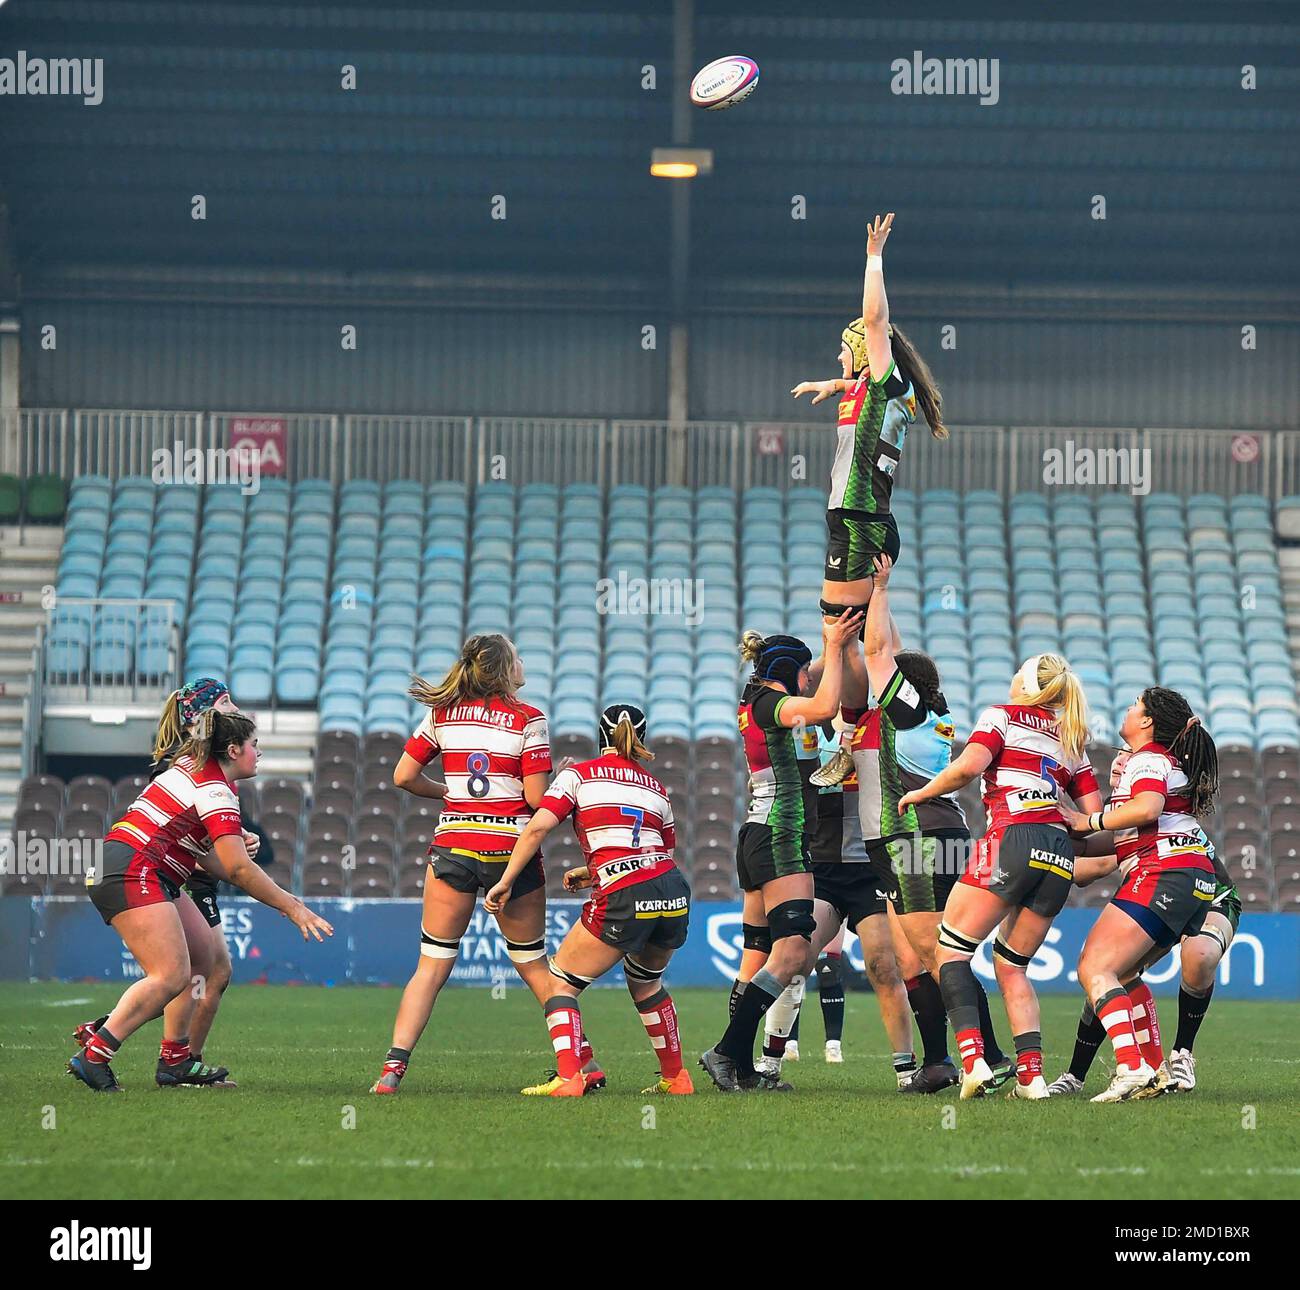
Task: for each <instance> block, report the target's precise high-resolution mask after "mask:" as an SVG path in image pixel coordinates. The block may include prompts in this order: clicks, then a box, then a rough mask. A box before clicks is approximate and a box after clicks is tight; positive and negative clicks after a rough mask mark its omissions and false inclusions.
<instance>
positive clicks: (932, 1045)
mask: <svg viewBox="0 0 1300 1290" xmlns="http://www.w3.org/2000/svg"><path fill="white" fill-rule="evenodd" d="M906 985H907V1001H908V1003H910V1004H911V1005H912V1015H913V1016H914V1017H915V1018H916V1028H917V1030H919V1031H920V1032H921V1046H922V1048H923V1049H924V1050H925V1051H924V1053H923V1054H922V1056H921V1065H922V1066H937V1065H938V1064H939V1063H941V1062H946V1061H947V1060H948V1014H947V1013H946V1012H945V1011H944V1007H943V995H942V993H941V992H940V990H939V983H938V982H937V981H936V980H935V979H934V977H932V976H931V975H930V974H929V973H928V972H922V973H921V975H920V976H913V977H909V978H908V979H907V982H906Z"/></svg>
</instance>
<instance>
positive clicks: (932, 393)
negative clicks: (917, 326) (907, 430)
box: [890, 323, 948, 439]
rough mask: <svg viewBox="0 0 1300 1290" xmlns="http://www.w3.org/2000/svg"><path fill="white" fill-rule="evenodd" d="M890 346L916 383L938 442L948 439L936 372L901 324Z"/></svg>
mask: <svg viewBox="0 0 1300 1290" xmlns="http://www.w3.org/2000/svg"><path fill="white" fill-rule="evenodd" d="M890 347H891V348H892V350H893V351H894V361H895V362H896V363H897V364H898V366H899V370H900V371H901V372H902V373H903V375H904V376H905V377H907V379H908V380H909V381H911V382H912V388H913V389H914V390H915V391H916V401H917V404H918V405H919V406H920V409H921V415H922V416H923V417H924V418H925V421H926V424H927V425H928V426H929V427H930V433H931V434H932V435H933V436H934V437H935V438H936V439H946V438H947V437H948V427H947V426H946V425H944V423H943V395H942V394H941V393H940V392H939V386H938V385H937V384H936V383H935V379H934V373H933V372H931V371H930V365H929V364H928V363H927V362H926V361H925V359H923V358H922V357H921V355H920V354H919V353H918V352H917V349H916V346H915V345H913V344H912V342H911V341H910V340H909V339H908V338H907V335H906V333H905V332H904V331H903V330H902V328H900V327H899V326H898V324H897V323H894V324H892V330H891V334H890Z"/></svg>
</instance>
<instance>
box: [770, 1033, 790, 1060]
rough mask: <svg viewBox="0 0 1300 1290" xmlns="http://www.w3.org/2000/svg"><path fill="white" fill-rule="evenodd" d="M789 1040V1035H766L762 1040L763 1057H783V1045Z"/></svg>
mask: <svg viewBox="0 0 1300 1290" xmlns="http://www.w3.org/2000/svg"><path fill="white" fill-rule="evenodd" d="M789 1042H790V1036H789V1035H768V1036H767V1037H766V1038H765V1039H764V1040H763V1056H764V1057H784V1056H785V1046H786V1044H788V1043H789Z"/></svg>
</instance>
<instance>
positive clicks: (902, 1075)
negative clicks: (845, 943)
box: [853, 914, 916, 1088]
mask: <svg viewBox="0 0 1300 1290" xmlns="http://www.w3.org/2000/svg"><path fill="white" fill-rule="evenodd" d="M853 930H854V931H855V932H856V933H857V935H858V939H859V940H860V941H861V942H862V961H863V964H864V966H865V967H866V972H867V979H868V980H869V981H870V982H871V988H872V990H874V991H875V995H876V1003H877V1004H878V1005H879V1006H880V1019H881V1021H882V1022H884V1026H885V1034H886V1035H888V1037H889V1045H890V1049H891V1050H892V1052H893V1063H894V1076H895V1079H896V1080H897V1082H898V1087H899V1088H902V1087H903V1086H904V1085H905V1084H906V1083H907V1082H908V1081H909V1080H910V1079H911V1078H912V1076H913V1075H914V1074H915V1073H916V1054H915V1053H914V1052H913V1050H912V1008H911V1005H910V1004H909V1003H908V1002H907V987H906V986H905V985H904V984H903V974H902V971H901V970H900V968H899V963H898V956H897V955H896V954H895V952H894V941H893V933H892V930H891V928H890V925H889V918H888V916H887V915H885V914H872V915H870V917H868V918H864V919H863V920H862V921H861V922H860V923H859V924H858V925H857V927H855V928H854V929H853Z"/></svg>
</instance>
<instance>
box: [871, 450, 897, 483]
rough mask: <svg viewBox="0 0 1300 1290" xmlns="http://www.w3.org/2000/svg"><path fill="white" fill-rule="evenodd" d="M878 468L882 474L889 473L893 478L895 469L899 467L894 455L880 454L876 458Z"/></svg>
mask: <svg viewBox="0 0 1300 1290" xmlns="http://www.w3.org/2000/svg"><path fill="white" fill-rule="evenodd" d="M876 469H877V470H879V471H880V473H881V474H882V475H888V476H889V477H890V478H891V479H892V478H893V477H894V471H896V470H897V469H898V462H896V461H895V460H894V459H893V458H892V457H885V456H883V455H882V456H880V457H878V458H877V459H876Z"/></svg>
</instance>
